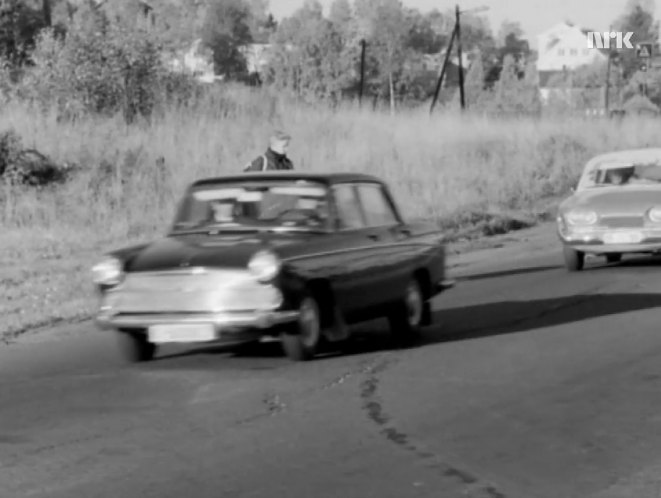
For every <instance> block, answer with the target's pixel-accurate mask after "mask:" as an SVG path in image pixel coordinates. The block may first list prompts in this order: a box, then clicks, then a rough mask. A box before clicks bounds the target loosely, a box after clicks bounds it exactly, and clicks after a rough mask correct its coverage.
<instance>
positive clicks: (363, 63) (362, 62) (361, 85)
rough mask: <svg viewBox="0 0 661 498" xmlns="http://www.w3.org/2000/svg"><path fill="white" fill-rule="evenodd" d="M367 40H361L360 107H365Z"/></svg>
mask: <svg viewBox="0 0 661 498" xmlns="http://www.w3.org/2000/svg"><path fill="white" fill-rule="evenodd" d="M365 45H366V43H365V38H363V39H362V40H360V93H359V94H358V105H359V106H360V107H362V105H363V89H364V87H365Z"/></svg>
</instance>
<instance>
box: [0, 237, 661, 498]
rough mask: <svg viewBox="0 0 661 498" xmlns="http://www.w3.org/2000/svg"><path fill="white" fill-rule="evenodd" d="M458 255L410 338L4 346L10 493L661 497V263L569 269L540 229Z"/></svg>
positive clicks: (5, 464)
mask: <svg viewBox="0 0 661 498" xmlns="http://www.w3.org/2000/svg"><path fill="white" fill-rule="evenodd" d="M452 262H453V263H454V265H456V266H455V268H454V269H453V275H454V276H456V277H459V278H460V281H459V284H458V286H457V287H456V288H455V289H453V290H452V291H450V292H448V293H447V294H446V295H444V296H441V297H440V298H439V299H437V300H436V302H435V305H436V306H435V309H436V316H437V319H438V324H437V325H436V326H434V327H431V328H430V329H429V330H428V331H427V332H426V334H425V341H424V343H423V344H421V345H420V346H418V347H415V348H410V349H407V350H390V349H388V348H387V347H385V346H387V339H386V338H387V333H386V329H385V328H384V325H383V324H381V323H379V322H375V323H374V324H366V325H364V326H361V327H360V328H359V330H358V332H359V333H358V335H357V338H356V343H355V345H354V348H353V351H351V352H350V353H345V354H342V355H337V354H329V355H327V356H325V357H322V358H319V359H317V360H315V361H312V362H309V363H291V362H290V361H288V360H287V359H286V358H284V357H283V356H282V355H281V353H280V350H279V348H278V345H277V344H264V345H263V346H262V347H261V348H259V349H258V350H256V351H251V352H246V353H243V354H233V353H231V352H227V351H223V350H219V349H215V350H209V349H204V348H184V347H177V348H169V349H167V350H164V351H162V352H161V353H160V356H159V358H158V359H157V360H156V361H154V362H152V363H149V364H144V365H138V366H127V365H125V364H123V363H122V360H121V358H120V357H118V356H117V354H116V350H115V343H114V340H113V339H114V337H113V336H112V335H107V333H101V332H99V331H96V330H95V329H94V328H93V327H92V326H90V325H89V324H80V325H76V326H69V327H60V328H59V329H53V330H50V331H46V332H45V333H44V332H42V333H40V334H38V335H35V336H34V337H26V339H25V340H24V341H22V342H20V343H18V344H15V345H10V346H6V347H3V348H0V497H1V498H19V497H38V498H42V497H49V498H60V497H62V498H64V497H67V498H70V497H81V498H94V497H104V498H105V497H108V498H117V497H126V498H133V497H135V498H146V497H159V498H166V497H167V498H169V497H173V498H174V497H177V498H180V497H183V496H190V497H196V498H207V497H208V498H219V497H237V498H248V497H259V498H261V497H265V498H266V497H268V498H278V497H283V498H285V497H286V498H298V497H301V498H310V497H314V498H330V497H342V498H353V497H355V498H367V497H372V496H374V497H380V498H404V497H435V498H438V497H448V498H454V497H475V498H477V497H480V498H481V497H490V498H496V497H507V498H536V497H540V498H547V497H548V498H573V497H576V498H579V497H580V498H589V497H594V498H606V497H608V498H624V497H635V498H659V497H661V396H659V393H660V389H659V388H660V387H661V330H659V328H660V327H659V324H660V322H661V321H660V320H659V318H660V317H661V313H660V311H659V310H658V307H659V305H660V304H661V294H660V291H661V279H659V278H658V276H659V275H660V274H661V259H659V258H656V259H650V258H643V259H640V258H638V259H635V260H634V259H627V260H625V262H624V263H622V264H620V265H617V266H610V267H604V266H605V265H602V264H601V262H600V261H599V262H598V264H597V265H595V266H594V267H590V268H588V269H587V270H586V271H584V272H581V273H579V274H569V273H566V272H565V270H564V269H563V268H562V267H561V258H560V253H559V250H558V247H557V245H556V244H555V239H554V238H553V236H552V235H551V234H550V233H548V232H539V231H538V232H535V233H533V234H532V236H531V239H530V240H529V241H527V242H516V243H513V244H512V245H509V246H507V247H505V248H502V249H494V250H490V251H481V252H477V253H472V254H468V255H465V256H461V257H457V258H454V259H453V260H452Z"/></svg>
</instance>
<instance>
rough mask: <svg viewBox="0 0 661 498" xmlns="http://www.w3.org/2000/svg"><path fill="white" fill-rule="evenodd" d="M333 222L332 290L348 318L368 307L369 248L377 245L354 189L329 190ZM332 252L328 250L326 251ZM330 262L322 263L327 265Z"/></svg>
mask: <svg viewBox="0 0 661 498" xmlns="http://www.w3.org/2000/svg"><path fill="white" fill-rule="evenodd" d="M331 195H332V198H333V201H332V205H333V208H334V213H333V215H334V216H333V218H334V220H335V225H336V226H335V230H336V233H335V236H334V243H333V247H332V252H331V253H330V254H332V256H331V255H329V258H332V265H333V266H334V268H335V271H333V272H331V277H330V280H331V286H332V288H333V291H334V296H335V300H336V303H337V304H338V306H339V307H340V309H341V310H342V312H343V313H344V314H345V315H347V317H348V318H351V317H353V316H355V315H356V314H359V313H360V311H361V310H363V309H364V308H365V307H366V306H367V305H368V304H369V298H368V296H367V294H366V293H369V292H371V291H372V290H373V289H372V287H371V273H370V272H371V266H372V264H373V262H372V256H373V252H372V247H373V246H374V244H375V243H376V242H378V237H375V234H374V233H372V232H369V231H367V230H366V229H367V226H366V225H367V224H366V220H365V215H364V213H363V211H362V208H361V205H360V201H359V199H358V194H357V192H356V186H355V184H353V183H339V184H335V185H333V186H332V188H331ZM329 249H331V248H329ZM328 264H329V261H326V262H325V265H328Z"/></svg>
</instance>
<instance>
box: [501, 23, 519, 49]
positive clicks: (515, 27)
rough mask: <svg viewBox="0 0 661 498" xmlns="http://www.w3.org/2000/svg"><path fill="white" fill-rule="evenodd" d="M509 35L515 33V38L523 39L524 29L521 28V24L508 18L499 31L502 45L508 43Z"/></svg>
mask: <svg viewBox="0 0 661 498" xmlns="http://www.w3.org/2000/svg"><path fill="white" fill-rule="evenodd" d="M509 35H514V38H515V39H522V38H523V29H522V28H521V24H519V23H518V22H515V21H510V20H508V19H506V20H504V21H503V23H502V24H501V25H500V30H499V31H498V44H499V45H500V46H503V45H506V43H507V37H508V36H509Z"/></svg>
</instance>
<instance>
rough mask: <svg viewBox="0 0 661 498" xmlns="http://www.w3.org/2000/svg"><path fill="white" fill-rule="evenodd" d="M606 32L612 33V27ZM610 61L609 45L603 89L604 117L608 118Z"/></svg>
mask: <svg viewBox="0 0 661 498" xmlns="http://www.w3.org/2000/svg"><path fill="white" fill-rule="evenodd" d="M608 30H609V32H610V31H613V26H611V27H610V28H608ZM612 59H613V49H612V48H611V47H610V45H609V47H608V61H607V63H606V89H605V90H606V91H605V95H604V110H605V112H606V117H608V116H609V109H608V105H609V101H608V100H609V99H608V97H609V91H610V86H611V60H612Z"/></svg>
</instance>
